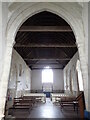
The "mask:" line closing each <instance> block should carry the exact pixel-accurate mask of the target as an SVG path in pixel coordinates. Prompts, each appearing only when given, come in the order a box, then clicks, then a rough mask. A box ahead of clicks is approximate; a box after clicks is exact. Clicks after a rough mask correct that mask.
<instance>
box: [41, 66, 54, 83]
mask: <svg viewBox="0 0 90 120" xmlns="http://www.w3.org/2000/svg"><path fill="white" fill-rule="evenodd" d="M42 83H53V71H52V69H50V68H49V67H45V69H44V70H43V71H42Z"/></svg>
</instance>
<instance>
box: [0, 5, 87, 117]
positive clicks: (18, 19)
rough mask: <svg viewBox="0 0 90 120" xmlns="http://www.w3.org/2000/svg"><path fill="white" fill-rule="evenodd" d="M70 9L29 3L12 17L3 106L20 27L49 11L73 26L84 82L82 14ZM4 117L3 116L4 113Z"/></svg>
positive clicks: (7, 31) (4, 76)
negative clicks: (28, 20) (34, 16)
mask: <svg viewBox="0 0 90 120" xmlns="http://www.w3.org/2000/svg"><path fill="white" fill-rule="evenodd" d="M66 6H67V10H66ZM56 8H57V9H56ZM69 9H70V8H69V4H68V5H66V4H64V3H62V4H61V5H60V6H59V5H57V4H54V3H34V4H32V5H30V6H29V5H28V3H27V4H25V6H22V7H21V8H20V9H19V12H17V11H18V10H16V11H15V12H14V14H13V15H12V16H11V18H10V19H9V21H8V25H7V30H6V34H7V45H6V54H5V59H4V67H3V74H2V77H1V87H2V91H3V90H4V94H3V95H2V96H1V97H2V101H3V104H4V103H5V96H6V91H7V84H8V76H9V71H10V63H11V56H12V49H13V46H14V44H15V37H16V34H17V31H18V29H19V28H20V26H21V25H22V24H23V23H24V22H25V21H26V20H27V19H28V18H29V17H31V16H32V15H34V14H36V13H39V12H42V11H49V12H51V13H54V14H56V15H58V16H60V17H62V18H63V19H65V20H66V22H67V23H69V25H70V26H71V28H72V30H73V32H74V35H75V38H76V44H77V47H78V50H79V54H80V62H81V68H82V74H83V80H85V78H86V73H84V68H86V61H85V60H84V59H83V58H84V49H83V48H84V42H83V41H84V35H83V25H82V21H81V13H80V12H79V13H78V11H77V10H76V13H77V14H76V16H74V11H73V12H71V13H70V12H69V11H70V10H69ZM76 17H77V19H75V18H76ZM77 29H78V31H77ZM7 68H8V69H7ZM6 73H7V74H6ZM5 74H6V75H5ZM70 76H71V75H70ZM3 79H4V80H5V82H6V84H5V83H4V82H3ZM3 86H5V87H4V88H5V89H3ZM2 91H1V92H2ZM2 109H4V105H3V106H2ZM2 116H3V113H2Z"/></svg>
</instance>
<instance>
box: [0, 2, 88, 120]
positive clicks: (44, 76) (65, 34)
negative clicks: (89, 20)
mask: <svg viewBox="0 0 90 120" xmlns="http://www.w3.org/2000/svg"><path fill="white" fill-rule="evenodd" d="M39 4H40V5H39ZM48 4H49V5H48ZM53 4H56V5H55V6H56V8H54V5H53V7H52V3H45V4H43V3H30V2H29V3H28V2H27V3H23V2H21V3H20V2H15V3H8V5H7V3H2V11H4V10H5V9H6V11H7V9H9V11H10V14H8V16H9V18H10V19H9V20H8V22H6V24H8V26H7V28H6V31H7V36H8V37H7V42H6V43H5V44H6V45H7V49H5V51H6V52H5V51H2V53H4V52H5V55H6V57H5V56H4V55H3V54H2V56H4V57H5V58H4V57H2V58H3V60H4V59H5V60H4V61H3V60H2V63H3V62H4V63H5V62H6V64H7V65H6V66H5V67H4V66H3V65H2V71H3V72H0V73H2V74H1V76H2V77H1V80H0V82H1V84H0V86H1V88H2V89H1V91H0V92H1V93H2V94H1V98H2V100H3V102H1V99H0V102H1V103H0V105H1V106H0V111H1V112H0V115H1V117H0V118H1V120H2V116H3V118H4V119H5V120H7V119H8V118H9V119H15V120H17V119H29V118H39V119H40V118H46V119H47V118H66V119H68V118H73V119H74V118H75V119H78V118H85V117H86V118H88V117H90V116H89V113H90V112H89V99H88V101H87V95H88V94H89V92H87V91H89V88H87V87H88V84H89V83H88V79H87V74H88V72H87V65H86V64H87V57H86V58H85V55H86V56H87V47H86V46H87V36H86V37H85V35H86V34H87V32H86V29H85V27H82V22H81V21H80V19H81V20H82V18H81V17H80V14H81V10H82V11H84V12H86V8H87V5H88V4H87V3H82V4H79V3H59V5H60V6H61V10H62V12H61V14H62V15H61V16H60V15H59V14H58V13H57V11H59V8H60V6H59V5H58V3H53ZM84 5H85V9H84ZM6 6H8V7H6ZM58 6H59V7H58ZM25 7H26V8H27V9H26V8H25ZM4 8H5V9H4ZM30 8H32V10H31V9H30ZM40 8H41V10H40ZM52 8H53V9H52ZM65 8H66V10H65V11H66V14H67V16H68V15H69V14H71V13H70V12H69V11H70V10H71V11H72V18H70V17H69V16H68V17H67V19H66V18H64V17H63V16H64V12H63V11H64V10H63V9H65ZM75 8H78V9H75ZM34 9H36V12H33V11H34ZM50 9H52V10H50ZM55 9H57V10H56V12H54V10H55ZM74 10H76V11H77V12H76V11H75V13H76V14H77V15H76V14H73V13H74V12H73V11H74ZM6 11H4V12H3V14H5V15H6ZM24 11H25V13H24ZM31 11H32V12H31ZM29 12H31V14H30V13H29ZM59 12H60V11H59ZM68 12H69V13H68ZM82 13H83V12H82ZM29 14H30V15H29ZM83 14H84V15H86V13H83ZM26 15H27V16H26ZM73 16H74V18H73ZM76 16H77V17H76ZM79 17H80V18H79ZM84 18H85V17H84ZM69 19H70V20H71V21H68V20H69ZM2 20H3V18H2ZM74 20H75V21H74ZM20 21H22V22H20ZM77 21H78V22H77ZM76 22H77V25H76ZM2 23H4V21H3V22H2ZM70 23H71V24H70ZM74 23H75V27H76V28H75V29H74V28H73V24H74ZM79 25H80V26H79ZM85 25H86V24H85ZM77 26H78V27H77ZM4 27H5V26H4ZM79 28H80V30H81V31H79ZM81 28H83V29H85V31H84V32H85V33H83V32H82V31H83V30H82V29H81ZM3 29H4V28H3ZM12 30H13V31H12ZM75 30H76V32H75ZM14 31H15V32H14ZM4 34H5V33H4ZM78 35H80V38H81V39H80V38H78ZM82 35H83V36H84V37H85V38H84V37H83V36H82ZM2 38H3V36H2ZM13 38H14V39H13ZM10 39H11V40H13V42H10ZM80 40H81V41H80ZM84 41H85V42H84ZM2 43H3V42H2ZM83 44H85V45H86V46H83ZM83 47H85V49H84V48H83ZM2 49H3V47H2ZM82 49H83V50H82ZM3 81H5V82H3ZM87 83H88V84H87ZM5 85H6V87H5ZM87 89H88V90H87ZM88 97H89V95H88ZM2 104H3V105H2ZM2 109H3V112H2Z"/></svg>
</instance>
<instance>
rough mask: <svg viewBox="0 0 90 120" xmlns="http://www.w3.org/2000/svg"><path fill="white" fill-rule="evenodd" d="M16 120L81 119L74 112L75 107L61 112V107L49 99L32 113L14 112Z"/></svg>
mask: <svg viewBox="0 0 90 120" xmlns="http://www.w3.org/2000/svg"><path fill="white" fill-rule="evenodd" d="M13 115H14V116H15V118H19V119H20V118H79V113H78V114H77V112H76V111H74V110H73V107H70V108H68V107H65V108H64V109H63V110H61V108H60V106H59V105H55V104H53V103H52V102H51V100H50V99H49V98H47V99H46V103H45V104H43V103H40V104H36V105H34V107H33V109H32V110H31V111H30V113H29V112H28V111H27V110H14V112H13Z"/></svg>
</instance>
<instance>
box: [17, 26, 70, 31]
mask: <svg viewBox="0 0 90 120" xmlns="http://www.w3.org/2000/svg"><path fill="white" fill-rule="evenodd" d="M19 31H20V32H72V29H71V28H70V27H69V26H22V27H21V28H20V29H19Z"/></svg>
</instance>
